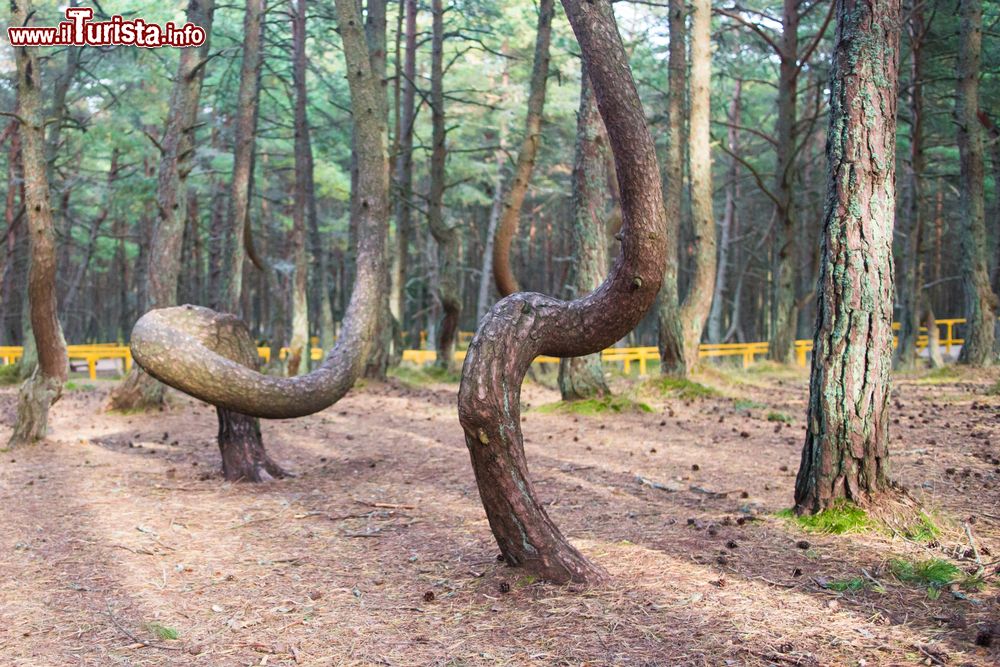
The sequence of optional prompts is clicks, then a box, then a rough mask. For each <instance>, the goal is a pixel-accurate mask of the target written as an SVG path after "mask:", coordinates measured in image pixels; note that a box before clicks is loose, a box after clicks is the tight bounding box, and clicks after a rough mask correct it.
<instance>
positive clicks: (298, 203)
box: [288, 0, 313, 375]
mask: <svg viewBox="0 0 1000 667" xmlns="http://www.w3.org/2000/svg"><path fill="white" fill-rule="evenodd" d="M306 68H307V61H306V0H297V1H296V2H295V7H294V10H293V13H292V83H293V87H294V89H295V192H294V196H293V200H292V260H293V261H294V262H295V275H294V276H293V277H292V337H291V340H290V342H289V344H288V374H289V375H298V374H299V372H300V370H301V371H307V370H308V369H309V366H310V363H311V361H310V359H309V353H310V348H311V346H310V344H309V301H308V277H307V274H308V271H309V268H308V267H309V261H308V258H307V256H306V227H307V221H306V215H307V211H308V208H309V201H310V198H311V196H312V192H311V190H312V185H313V184H312V144H311V143H310V142H309V118H308V117H307V116H306V104H307V102H308V98H307V95H306Z"/></svg>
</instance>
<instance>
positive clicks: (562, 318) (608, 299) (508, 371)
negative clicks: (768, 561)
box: [458, 0, 666, 582]
mask: <svg viewBox="0 0 1000 667" xmlns="http://www.w3.org/2000/svg"><path fill="white" fill-rule="evenodd" d="M563 7H564V8H565V10H566V14H567V16H568V17H569V20H570V23H571V24H572V26H573V30H574V32H575V33H576V35H577V39H578V40H579V42H580V47H581V50H582V52H583V57H584V63H585V67H586V71H587V72H588V73H589V75H590V78H591V82H592V83H593V87H594V92H595V93H596V96H597V103H598V108H599V110H600V112H601V116H602V118H603V119H604V122H605V125H606V127H607V130H608V136H609V142H610V144H611V148H612V151H613V152H614V156H615V165H616V168H617V173H618V182H619V185H620V186H621V206H622V214H623V219H624V224H623V225H622V231H621V235H620V236H621V253H620V254H619V255H618V257H617V259H616V261H615V264H614V266H613V268H612V269H611V271H610V273H609V275H608V277H607V279H605V281H604V282H603V283H602V284H601V285H600V287H598V288H597V289H596V290H595V291H594V292H592V293H591V294H589V295H587V296H585V297H583V298H580V299H577V300H575V301H569V302H567V301H560V300H558V299H554V298H551V297H547V296H544V295H542V294H534V293H518V294H514V295H511V296H508V297H507V298H505V299H503V300H501V301H500V302H499V303H497V304H496V305H495V306H494V307H493V309H492V310H491V311H490V312H489V313H488V314H487V315H486V316H485V317H484V318H483V320H482V323H481V325H480V327H479V331H478V332H477V333H476V337H475V338H474V339H473V341H472V344H471V345H470V347H469V351H468V356H467V357H466V360H465V368H464V370H463V377H462V384H461V387H460V389H459V398H458V414H459V419H460V421H461V423H462V427H463V428H464V430H465V441H466V444H467V446H468V448H469V452H470V455H471V457H472V465H473V469H474V470H475V473H476V480H477V482H478V485H479V493H480V496H481V498H482V500H483V505H484V506H485V509H486V515H487V517H488V518H489V521H490V527H491V528H492V530H493V534H494V536H495V537H496V539H497V543H498V544H499V546H500V550H501V552H502V553H503V556H504V558H505V559H506V561H507V563H509V564H510V565H519V566H523V567H525V568H526V569H528V570H529V571H531V572H532V573H534V574H537V575H539V576H541V577H543V578H545V579H549V580H553V581H560V582H563V581H584V582H592V581H597V580H600V579H602V578H603V577H604V576H605V575H604V571H603V570H602V569H601V568H599V567H597V566H595V565H593V564H591V563H590V562H589V561H587V560H586V559H585V558H584V557H583V556H582V555H581V554H580V552H578V551H577V550H576V549H575V548H573V547H572V546H571V545H570V544H569V543H568V542H567V541H566V539H565V538H564V537H563V536H562V534H561V533H560V532H559V529H558V528H557V527H556V526H555V524H553V523H552V521H551V520H550V519H549V517H548V515H547V514H546V513H545V510H544V509H543V508H542V507H541V506H540V505H539V503H538V501H537V500H536V498H535V494H534V489H533V486H532V483H531V480H530V479H529V477H528V470H527V462H526V460H525V456H524V445H523V437H522V434H521V418H520V394H521V382H522V381H523V379H524V375H525V373H526V372H527V369H528V367H529V366H530V364H531V361H532V359H534V358H535V357H536V356H538V355H539V354H545V355H552V356H557V357H572V356H581V355H585V354H591V353H594V352H597V351H599V350H601V349H602V348H604V347H605V346H607V345H610V344H611V343H613V342H615V341H617V340H618V339H620V338H621V337H622V336H624V335H625V334H627V333H628V332H629V331H630V330H631V329H632V328H633V327H634V326H635V325H636V324H637V323H638V322H639V320H640V319H641V318H642V316H643V315H644V314H645V313H646V311H647V310H648V309H649V307H650V306H651V305H652V304H653V301H654V300H655V298H656V293H657V292H658V291H659V288H660V282H661V280H662V276H663V269H664V265H665V258H666V242H665V235H664V231H665V228H666V222H665V218H664V212H663V199H662V192H661V188H660V176H659V166H658V165H657V161H656V152H655V149H654V146H653V139H652V137H651V136H650V133H649V129H648V127H647V126H646V119H645V116H644V112H643V109H642V103H641V102H640V100H639V95H638V93H637V91H636V87H635V82H634V80H633V78H632V73H631V70H630V68H629V64H628V58H627V56H626V54H625V48H624V45H623V44H622V41H621V36H620V35H619V33H618V28H617V25H616V23H615V18H614V14H613V13H612V10H611V4H610V2H609V1H608V0H586V1H584V0H563Z"/></svg>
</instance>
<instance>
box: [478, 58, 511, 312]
mask: <svg viewBox="0 0 1000 667" xmlns="http://www.w3.org/2000/svg"><path fill="white" fill-rule="evenodd" d="M506 52H507V47H506V44H504V48H503V53H504V54H506ZM509 86H510V72H509V71H508V68H507V59H506V58H504V59H503V74H502V75H501V77H500V90H501V91H502V92H501V94H504V93H505V92H506V91H507V88H508V87H509ZM497 125H498V129H497V150H496V152H495V153H494V154H493V159H494V160H495V161H496V174H495V176H494V177H493V204H492V205H491V206H490V217H489V219H488V220H487V222H486V247H485V248H483V261H482V271H481V272H480V274H479V294H478V295H477V298H476V322H479V320H481V319H483V315H485V314H486V312H487V311H488V310H489V309H490V304H491V299H490V297H491V292H492V290H493V248H494V246H495V245H496V233H497V226H498V225H499V224H500V215H501V214H502V213H503V202H504V171H505V170H506V167H507V112H506V111H502V112H501V113H500V120H499V122H498V124H497Z"/></svg>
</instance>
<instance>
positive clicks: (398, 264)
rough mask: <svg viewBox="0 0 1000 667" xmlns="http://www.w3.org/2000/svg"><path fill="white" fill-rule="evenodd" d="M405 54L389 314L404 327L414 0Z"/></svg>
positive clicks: (409, 1)
mask: <svg viewBox="0 0 1000 667" xmlns="http://www.w3.org/2000/svg"><path fill="white" fill-rule="evenodd" d="M400 11H405V14H406V20H405V26H406V27H405V31H406V55H405V59H404V61H403V67H402V81H400V82H399V86H400V88H401V91H402V103H401V104H400V110H399V135H398V136H397V138H396V141H397V143H398V144H399V152H398V154H397V156H396V185H397V187H398V188H399V192H398V195H397V197H396V237H395V239H396V252H395V255H394V257H393V267H392V283H391V284H392V287H391V290H392V293H391V294H390V297H389V299H390V306H392V314H393V316H394V317H395V318H396V320H397V321H399V323H400V326H401V327H402V326H403V321H404V318H405V317H406V274H407V270H408V268H409V263H408V259H409V253H410V239H411V238H412V236H413V126H414V123H415V121H416V91H417V87H416V77H417V0H404V3H403V9H401V10H400Z"/></svg>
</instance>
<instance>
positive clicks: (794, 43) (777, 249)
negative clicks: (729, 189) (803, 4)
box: [768, 0, 799, 363]
mask: <svg viewBox="0 0 1000 667" xmlns="http://www.w3.org/2000/svg"><path fill="white" fill-rule="evenodd" d="M798 6H799V2H798V0H784V10H783V12H782V20H781V27H782V31H781V63H780V65H779V74H778V120H777V123H776V125H775V135H776V140H777V150H776V155H775V158H776V159H775V163H776V172H775V176H774V193H775V196H776V197H777V199H778V201H777V204H776V208H777V211H778V224H777V226H776V227H775V244H774V268H773V271H772V276H771V280H772V281H773V282H772V285H773V291H772V295H771V335H770V340H769V346H768V358H770V359H773V360H775V361H780V362H782V363H791V361H792V356H793V353H794V352H795V325H796V317H795V281H796V275H795V274H796V271H795V268H796V267H795V264H796V260H797V257H798V255H797V252H796V239H795V227H796V222H795V215H796V210H795V206H796V201H795V199H796V198H795V154H796V143H795V134H796V132H795V124H796V118H797V104H798V85H799V84H798V76H799V61H798V51H799V10H798Z"/></svg>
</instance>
